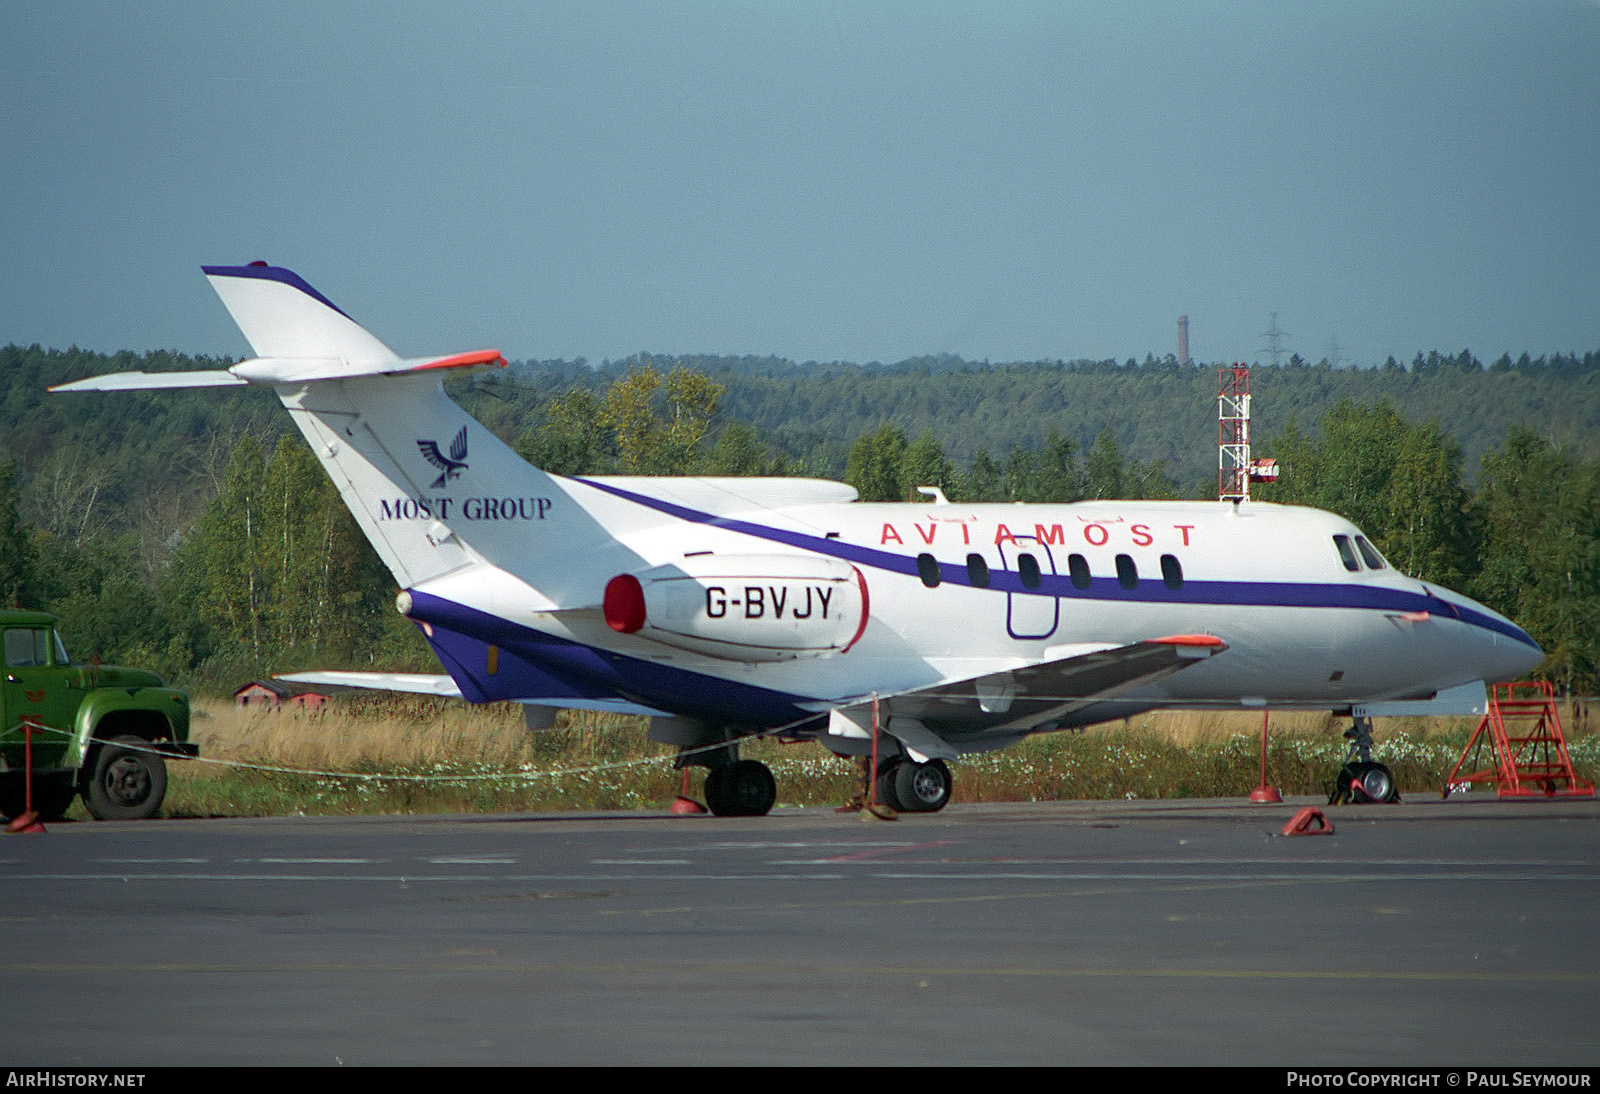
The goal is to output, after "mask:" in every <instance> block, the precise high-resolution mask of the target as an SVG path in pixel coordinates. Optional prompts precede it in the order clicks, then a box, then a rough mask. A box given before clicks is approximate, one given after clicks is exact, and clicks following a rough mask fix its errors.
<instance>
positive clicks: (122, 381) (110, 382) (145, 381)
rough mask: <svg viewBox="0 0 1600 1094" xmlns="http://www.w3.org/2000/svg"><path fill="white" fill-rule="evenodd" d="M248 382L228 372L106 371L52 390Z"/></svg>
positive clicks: (158, 388) (146, 388) (151, 388)
mask: <svg viewBox="0 0 1600 1094" xmlns="http://www.w3.org/2000/svg"><path fill="white" fill-rule="evenodd" d="M249 382H250V381H249V380H246V379H244V378H242V377H239V376H235V375H234V374H233V373H231V372H224V371H213V372H109V373H106V374H105V375H104V376H90V377H89V378H88V379H86V380H74V381H72V382H71V383H69V384H57V385H56V386H55V387H53V388H51V389H50V390H51V391H162V390H166V389H169V388H182V387H243V386H244V385H245V384H248V383H249Z"/></svg>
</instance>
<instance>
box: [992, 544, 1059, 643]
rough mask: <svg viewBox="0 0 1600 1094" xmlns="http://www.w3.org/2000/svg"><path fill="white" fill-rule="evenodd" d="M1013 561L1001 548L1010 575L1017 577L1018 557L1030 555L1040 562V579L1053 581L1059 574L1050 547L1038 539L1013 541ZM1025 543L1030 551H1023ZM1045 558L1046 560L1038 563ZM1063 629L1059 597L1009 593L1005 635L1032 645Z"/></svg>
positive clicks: (1002, 547) (1003, 562)
mask: <svg viewBox="0 0 1600 1094" xmlns="http://www.w3.org/2000/svg"><path fill="white" fill-rule="evenodd" d="M1011 539H1012V540H1014V541H1015V542H1013V543H1012V545H1011V546H1012V552H1013V557H1011V558H1008V557H1006V544H1005V542H1001V543H1000V544H999V550H1000V565H1001V566H1002V567H1004V568H1005V569H1006V570H1007V571H1009V572H1010V573H1013V574H1016V573H1018V572H1019V571H1018V569H1017V566H1016V562H1017V557H1020V556H1021V555H1022V554H1024V553H1027V554H1031V555H1033V557H1034V559H1035V560H1037V561H1039V563H1040V565H1039V574H1040V576H1041V577H1053V576H1054V575H1055V573H1056V560H1055V556H1054V555H1052V554H1051V553H1050V545H1049V544H1047V543H1040V542H1039V539H1038V537H1037V536H1030V535H1018V536H1013V537H1011ZM1022 540H1027V541H1028V545H1027V547H1026V548H1025V547H1023V546H1022V544H1021V541H1022ZM1040 554H1043V556H1044V558H1043V559H1042V560H1041V559H1039V555H1040ZM1060 625H1061V601H1060V599H1059V598H1058V597H1055V596H1048V595H1045V594H1041V593H1031V592H1012V591H1010V590H1007V591H1006V633H1007V634H1009V635H1010V636H1011V637H1012V638H1016V639H1019V640H1023V641H1033V640H1037V639H1040V638H1049V637H1050V636H1051V635H1052V634H1055V633H1056V628H1057V627H1058V626H1060Z"/></svg>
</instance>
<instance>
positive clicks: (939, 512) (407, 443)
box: [53, 263, 1541, 815]
mask: <svg viewBox="0 0 1600 1094" xmlns="http://www.w3.org/2000/svg"><path fill="white" fill-rule="evenodd" d="M204 269H205V273H206V276H207V277H209V278H210V280H211V284H212V287H213V288H215V289H216V291H217V293H218V295H220V296H221V297H222V302H223V304H224V305H226V307H227V309H228V311H229V312H230V313H231V314H232V316H233V318H234V320H235V321H236V322H237V323H238V325H239V328H240V329H241V330H242V331H243V333H244V336H245V338H246V339H247V340H248V341H249V343H250V346H251V348H252V350H253V351H254V352H255V356H254V357H253V358H251V359H249V360H245V361H241V362H239V363H238V364H236V365H234V366H233V367H231V368H229V369H226V370H219V371H208V372H178V373H149V374H146V373H141V372H132V373H114V374H109V375H105V376H98V377H93V378H90V379H86V380H79V381H77V382H75V383H70V384H63V385H61V386H59V387H57V388H55V389H53V390H56V391H129V390H150V389H161V388H190V387H232V386H240V385H256V386H262V385H270V386H271V387H273V388H275V389H276V390H277V393H278V397H279V398H280V399H281V400H282V402H283V405H284V406H285V407H287V408H288V410H289V413H290V415H291V416H292V417H293V418H294V422H295V424H296V425H297V426H298V427H299V428H300V432H301V433H302V434H303V435H304V436H305V439H306V440H307V442H309V443H310V445H311V448H312V450H313V451H315V452H316V454H317V458H318V459H319V460H321V462H322V466H323V468H324V469H325V470H326V471H327V473H328V475H329V477H330V478H331V479H332V480H333V483H334V485H335V486H336V487H337V488H338V490H339V493H340V495H341V496H342V497H343V499H344V502H345V504H346V505H347V506H349V508H350V511H351V512H352V513H353V514H354V515H355V519H356V521H357V522H358V523H359V524H360V526H361V529H362V531H363V532H364V533H365V534H366V536H367V538H368V539H369V540H371V542H372V545H373V547H374V548H375V549H376V550H377V552H378V555H379V557H380V558H382V560H383V562H384V564H385V565H387V566H388V568H389V570H390V572H391V573H393V574H394V577H395V580H396V581H397V582H398V583H399V585H400V588H401V590H402V591H401V593H400V594H399V597H398V602H397V603H398V607H399V610H400V612H401V613H402V614H403V615H405V616H406V617H407V618H409V619H411V620H412V621H413V622H415V623H416V625H417V626H418V627H419V628H421V630H422V633H423V634H424V635H425V636H426V637H427V640H428V642H429V643H430V644H431V645H432V647H433V650H434V652H435V653H436V654H437V655H438V658H439V660H440V662H441V663H442V665H443V667H444V668H445V670H446V672H447V673H448V675H439V676H429V675H421V674H400V673H338V672H322V673H304V674H297V675H291V676H289V677H287V679H291V680H296V679H298V680H302V681H306V682H313V683H323V684H341V685H346V686H356V687H375V688H385V689H390V690H400V691H413V692H423V693H428V694H434V695H449V696H459V697H461V698H463V699H466V700H469V701H471V702H475V703H484V702H494V701H500V700H510V701H513V702H518V703H521V704H524V708H523V709H524V712H525V714H526V715H527V721H528V725H529V727H530V728H532V729H538V728H542V727H547V726H549V725H550V724H551V723H552V722H553V720H554V716H555V711H556V710H558V709H560V708H575V709H584V710H603V711H615V712H622V713H629V714H639V715H646V716H648V717H649V718H650V729H649V734H650V737H651V739H652V740H656V741H661V742H664V743H668V744H673V745H677V746H679V749H680V754H679V760H680V763H681V764H696V765H700V766H705V767H707V768H708V769H709V772H708V775H707V778H706V785H705V793H706V797H707V800H708V803H709V804H710V806H711V809H712V810H713V812H716V813H718V814H724V815H729V814H735V815H738V814H742V815H757V814H764V813H766V812H767V811H768V810H769V809H770V808H771V807H772V805H773V802H774V801H775V797H776V786H775V784H774V781H773V777H772V773H771V771H770V770H769V769H768V768H767V767H766V766H765V765H763V764H761V763H758V762H756V761H753V760H741V759H739V751H738V742H739V740H740V739H742V738H745V737H748V736H750V735H753V734H769V735H777V736H781V737H785V738H790V739H809V740H815V741H818V742H820V743H821V744H822V745H824V746H825V747H827V748H828V749H830V750H832V751H833V752H835V753H837V754H840V755H863V754H865V753H866V752H867V751H868V750H869V749H871V748H872V746H873V742H874V739H875V735H876V739H877V741H878V744H879V751H880V766H879V772H880V774H879V781H878V790H879V794H880V796H881V797H882V798H883V799H884V800H885V801H886V802H887V803H888V804H890V805H892V806H895V807H897V808H900V809H903V810H910V811H933V810H936V809H939V808H940V807H942V806H943V805H944V804H945V802H946V801H947V800H948V799H949V796H950V790H951V776H950V771H949V768H948V767H947V765H946V763H945V761H946V760H950V759H954V758H956V757H959V756H962V755H966V754H971V753H979V752H986V751H989V750H991V749H995V748H1000V747H1002V746H1004V745H1007V744H1010V743H1012V742H1014V741H1017V740H1019V739H1021V738H1022V737H1025V736H1028V735H1029V734H1034V733H1046V732H1050V731H1052V730H1059V729H1064V728H1068V727H1073V726H1081V725H1086V724H1088V723H1092V722H1099V721H1105V720H1108V719H1112V718H1122V717H1126V716H1128V715H1131V714H1135V713H1138V712H1141V711H1146V710H1151V709H1155V708H1191V709H1192V708H1208V709H1239V708H1241V707H1244V708H1255V709H1261V708H1271V709H1279V710H1288V709H1300V710H1333V711H1338V712H1341V713H1348V714H1350V715H1351V716H1353V717H1354V718H1356V719H1357V722H1358V725H1359V723H1360V721H1361V720H1362V719H1364V718H1365V717H1367V716H1370V715H1373V714H1399V713H1410V712H1415V713H1465V712H1469V711H1473V710H1481V709H1482V707H1483V702H1484V681H1496V680H1503V679H1511V678H1514V677H1517V676H1520V675H1522V674H1523V673H1525V672H1527V671H1529V670H1530V669H1532V668H1533V667H1534V666H1535V665H1537V664H1538V663H1539V661H1540V658H1541V651H1540V649H1539V647H1538V645H1537V644H1536V643H1535V642H1534V641H1533V639H1531V638H1529V637H1528V635H1527V634H1525V633H1524V632H1523V631H1522V630H1521V629H1519V628H1518V627H1517V626H1516V625H1515V624H1513V623H1512V622H1511V621H1510V620H1508V619H1506V618H1505V617H1504V616H1501V615H1498V614H1496V613H1495V612H1493V611H1490V610H1489V609H1488V608H1486V607H1484V606H1483V605H1481V604H1478V603H1476V602H1474V601H1472V600H1469V599H1468V598H1466V597H1464V596H1461V595H1460V594H1458V593H1454V592H1451V591H1450V590H1448V589H1443V588H1440V587H1439V586H1436V585H1433V584H1430V583H1427V582H1423V581H1419V580H1417V579H1415V578H1410V577H1406V576H1405V575H1404V574H1401V573H1398V572H1396V571H1395V570H1394V568H1393V567H1391V566H1389V565H1388V564H1387V563H1386V562H1385V561H1384V559H1383V558H1382V557H1381V556H1380V555H1379V553H1378V552H1377V551H1376V550H1375V549H1374V548H1373V546H1372V544H1371V543H1370V542H1369V541H1368V540H1367V538H1366V537H1365V536H1364V535H1363V534H1362V533H1361V530H1360V529H1359V528H1356V527H1355V526H1354V525H1352V524H1351V523H1350V522H1349V521H1347V520H1345V519H1344V518H1342V517H1339V516H1337V515H1335V514H1333V513H1326V512H1321V511H1319V510H1315V509H1306V508H1299V507H1295V506H1281V505H1272V504H1266V503H1263V502H1253V501H1252V502H1243V503H1230V502H1193V501H1094V502H1079V503H1075V504H1070V505H1022V504H1017V505H996V504H981V505H969V504H965V503H956V502H947V501H946V500H945V498H944V497H943V495H942V494H940V493H939V492H938V491H936V490H935V491H925V493H926V494H927V495H928V498H929V500H928V501H927V502H926V503H921V504H876V503H873V504H868V503H863V502H859V501H857V500H856V497H857V495H856V491H855V490H854V489H853V488H852V487H850V486H847V485H845V484H843V483H838V482H828V481H823V480H818V479H791V478H709V477H706V478H647V477H633V476H615V475H594V476H579V477H573V478H567V477H563V476H559V475H552V474H548V473H546V472H544V471H541V470H539V469H538V468H535V467H531V466H529V465H528V464H527V463H526V462H525V461H524V460H522V459H521V458H520V457H519V456H517V454H516V453H515V452H513V451H512V450H511V449H510V448H509V447H507V446H506V445H505V444H504V443H503V442H501V441H500V440H499V439H498V438H497V437H496V436H495V435H494V434H493V433H491V432H489V430H488V429H486V428H484V427H483V426H482V425H481V424H479V423H478V422H477V421H476V420H475V419H473V418H471V417H470V416H468V415H467V413H466V412H465V411H464V410H462V409H461V408H460V407H459V406H457V405H456V404H455V403H454V402H453V401H451V399H450V398H449V397H448V396H447V395H446V394H445V392H444V388H443V385H442V383H441V380H442V378H443V377H444V376H446V375H449V374H454V373H456V372H459V371H460V370H464V369H474V368H489V367H503V366H504V365H505V361H504V360H503V359H502V358H501V356H500V354H499V352H498V351H496V350H482V351H479V352H473V353H461V354H454V355H450V356H442V357H421V358H408V359H402V358H401V357H399V356H398V355H397V354H395V353H394V352H393V351H391V350H390V349H389V347H387V346H385V345H384V344H383V343H382V342H380V341H378V340H377V339H376V338H375V337H373V336H372V335H371V334H369V333H368V332H367V331H366V330H365V329H364V328H362V327H361V326H360V325H359V324H357V323H356V322H355V321H354V320H353V319H351V318H350V317H349V316H347V315H346V314H345V313H344V312H342V311H340V310H339V308H338V307H336V306H335V305H334V304H333V303H332V302H331V301H330V300H328V298H327V297H325V296H323V295H322V294H321V293H319V292H318V291H317V290H316V289H314V288H312V287H311V286H310V285H309V284H307V283H306V282H305V281H304V280H302V279H301V278H300V277H298V276H297V275H295V274H294V273H292V272H290V271H289V270H286V269H282V268H279V267H274V266H269V265H267V264H265V263H252V264H251V265H248V266H208V267H205V268H204Z"/></svg>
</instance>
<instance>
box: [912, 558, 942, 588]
mask: <svg viewBox="0 0 1600 1094" xmlns="http://www.w3.org/2000/svg"><path fill="white" fill-rule="evenodd" d="M917 573H918V575H920V576H921V578H922V583H923V584H924V585H926V586H927V587H928V588H930V589H936V588H938V587H939V560H938V559H936V558H934V557H933V556H932V555H930V554H928V553H927V552H926V551H924V552H923V553H922V554H920V555H918V556H917Z"/></svg>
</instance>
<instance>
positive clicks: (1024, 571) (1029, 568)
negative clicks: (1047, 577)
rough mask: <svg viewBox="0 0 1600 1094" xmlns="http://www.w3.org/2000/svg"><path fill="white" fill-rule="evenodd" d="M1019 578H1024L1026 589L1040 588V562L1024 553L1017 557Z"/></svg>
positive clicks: (1023, 582)
mask: <svg viewBox="0 0 1600 1094" xmlns="http://www.w3.org/2000/svg"><path fill="white" fill-rule="evenodd" d="M1017 576H1018V577H1020V578H1022V587H1023V588H1024V589H1037V588H1038V587H1039V560H1038V559H1036V558H1034V557H1033V556H1032V555H1030V554H1028V552H1026V551H1024V552H1022V553H1021V554H1020V555H1018V556H1017Z"/></svg>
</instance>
